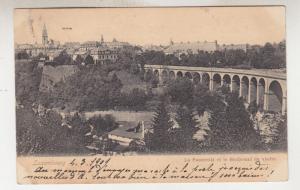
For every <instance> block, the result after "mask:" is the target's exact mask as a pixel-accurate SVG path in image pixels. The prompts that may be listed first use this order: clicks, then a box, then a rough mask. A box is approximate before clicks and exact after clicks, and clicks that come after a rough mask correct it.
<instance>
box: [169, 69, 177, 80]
mask: <svg viewBox="0 0 300 190" xmlns="http://www.w3.org/2000/svg"><path fill="white" fill-rule="evenodd" d="M169 78H170V80H175V78H176V76H175V72H174V71H170V72H169Z"/></svg>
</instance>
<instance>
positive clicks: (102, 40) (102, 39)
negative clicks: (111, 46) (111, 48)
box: [101, 34, 104, 43]
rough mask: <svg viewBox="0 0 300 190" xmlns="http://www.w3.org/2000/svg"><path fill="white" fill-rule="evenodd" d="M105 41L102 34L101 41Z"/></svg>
mask: <svg viewBox="0 0 300 190" xmlns="http://www.w3.org/2000/svg"><path fill="white" fill-rule="evenodd" d="M103 42H104V38H103V35H102V34H101V43H103Z"/></svg>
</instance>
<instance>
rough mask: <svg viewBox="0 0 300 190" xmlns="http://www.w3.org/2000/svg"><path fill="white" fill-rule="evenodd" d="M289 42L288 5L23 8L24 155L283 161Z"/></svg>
mask: <svg viewBox="0 0 300 190" xmlns="http://www.w3.org/2000/svg"><path fill="white" fill-rule="evenodd" d="M285 36H286V34H285V7H284V6H242V7H237V6H236V7H140V8H60V9H58V8H44V9H15V11H14V43H15V44H14V47H15V52H14V56H15V93H16V149H17V156H18V157H20V158H24V157H61V156H75V157H76V156H88V157H89V156H103V157H104V158H105V157H118V156H122V157H127V156H128V157H130V156H145V157H147V156H176V155H178V156H182V155H187V156H193V155H218V154H233V155H234V154H265V153H266V154H268V153H280V154H283V155H285V159H284V160H285V161H284V160H283V161H284V162H286V156H287V146H288V145H287V101H288V100H287V99H288V98H287V75H286V38H285ZM75 162H76V161H75ZM75 162H74V163H75ZM258 162H259V161H257V162H255V164H256V167H262V165H263V164H262V163H258ZM74 163H73V162H71V164H74ZM75 165H76V163H75ZM249 167H250V166H249ZM285 169H286V170H287V168H285ZM41 170H42V169H41ZM207 170H208V169H207ZM249 170H252V168H251V169H249ZM272 173H273V172H271V173H270V174H269V173H268V176H269V175H271V174H272ZM224 175H226V174H224ZM239 175H240V176H241V175H242V174H239ZM249 175H250V174H249ZM251 175H254V174H251ZM268 176H262V178H268ZM248 177H249V176H248ZM283 179H285V177H284V178H283ZM222 180H225V179H222ZM240 180H243V179H240ZM245 180H246V179H245ZM247 180H248V181H249V180H251V179H250V178H248V179H247ZM247 180H246V181H247ZM252 180H255V179H254V178H253V179H252ZM79 183H80V182H79Z"/></svg>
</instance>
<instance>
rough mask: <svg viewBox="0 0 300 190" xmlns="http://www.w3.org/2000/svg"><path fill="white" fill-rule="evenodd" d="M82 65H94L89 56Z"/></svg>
mask: <svg viewBox="0 0 300 190" xmlns="http://www.w3.org/2000/svg"><path fill="white" fill-rule="evenodd" d="M84 63H85V64H86V65H93V64H95V61H94V58H93V57H92V56H91V55H87V56H86V58H85V59H84Z"/></svg>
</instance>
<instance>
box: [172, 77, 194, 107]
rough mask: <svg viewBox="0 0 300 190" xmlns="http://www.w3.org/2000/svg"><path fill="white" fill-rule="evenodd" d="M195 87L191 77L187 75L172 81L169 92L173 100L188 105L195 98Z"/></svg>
mask: <svg viewBox="0 0 300 190" xmlns="http://www.w3.org/2000/svg"><path fill="white" fill-rule="evenodd" d="M193 88H194V87H193V84H192V82H191V81H190V80H189V79H187V78H185V77H183V78H177V79H176V80H175V81H170V83H169V84H168V87H167V93H168V95H169V96H170V97H171V100H172V101H173V102H177V103H179V104H182V105H188V104H190V103H191V101H192V99H193V90H194V89H193Z"/></svg>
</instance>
